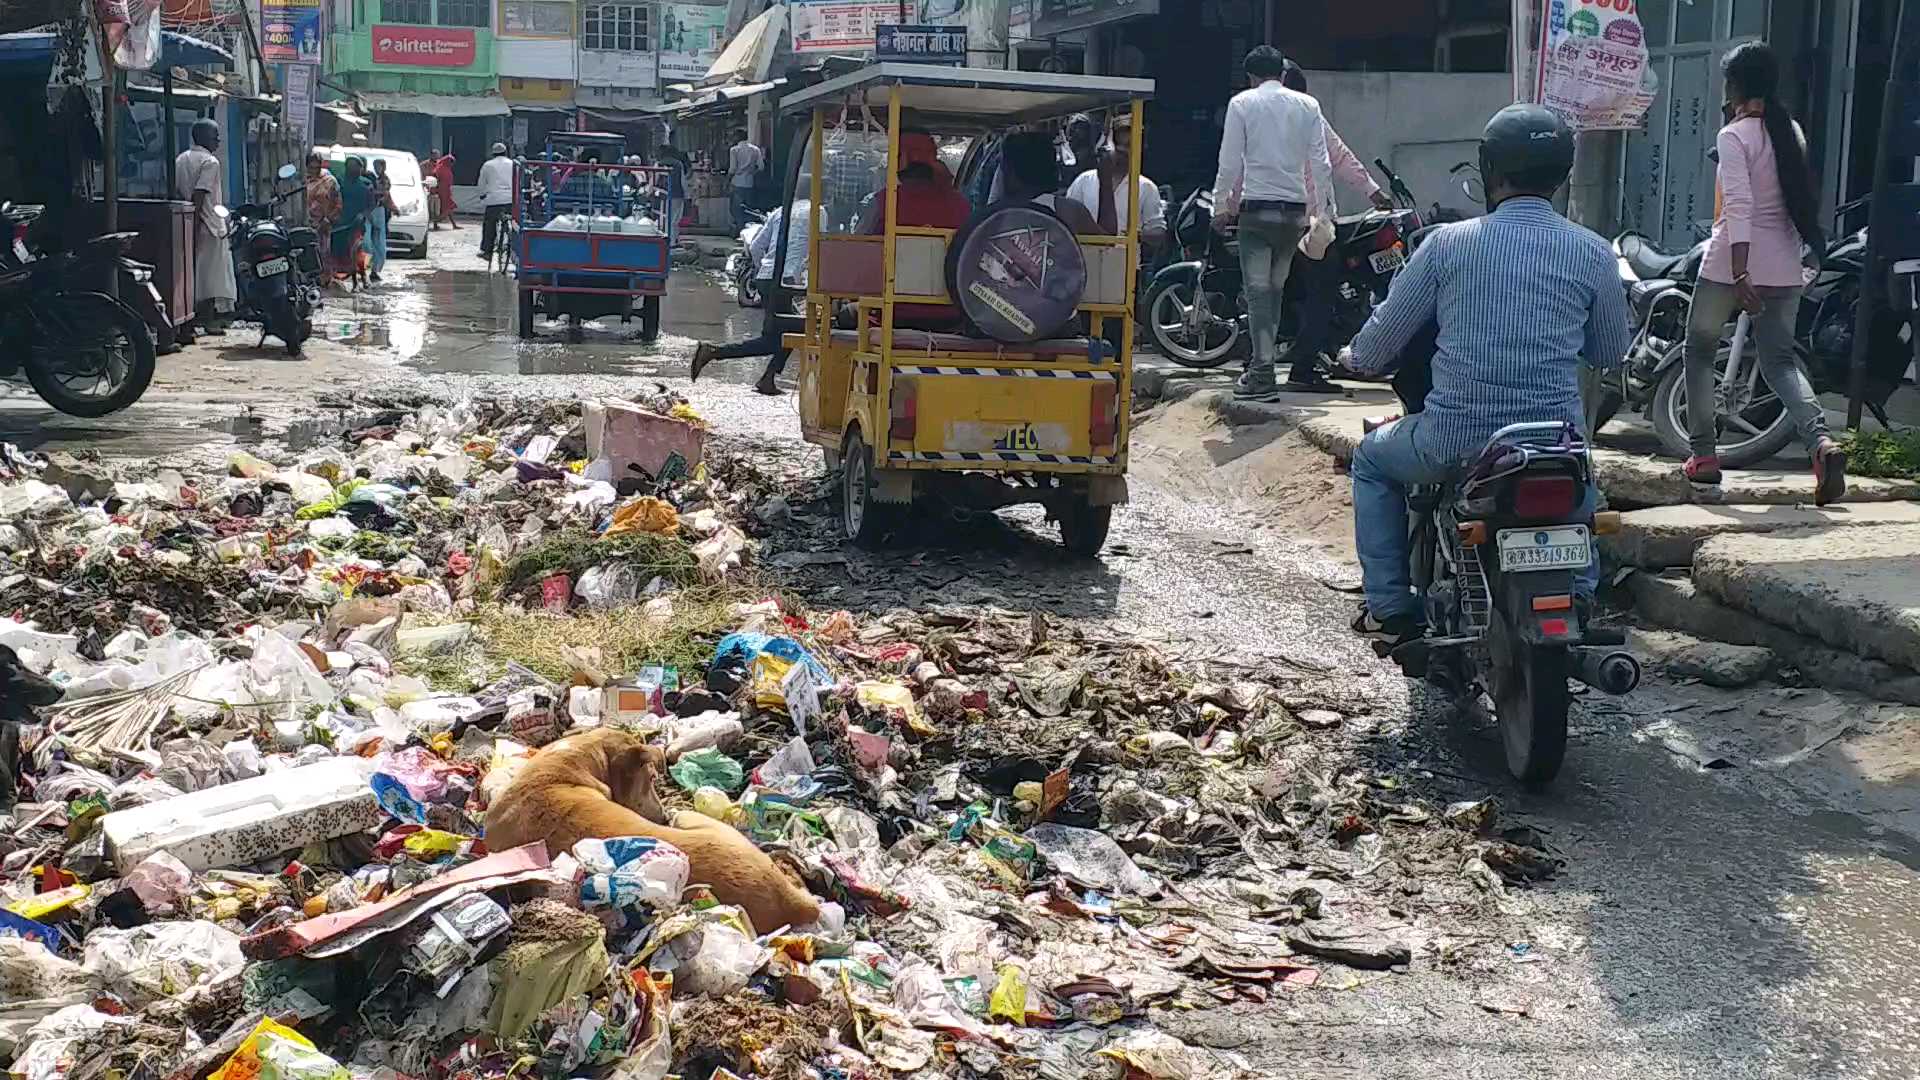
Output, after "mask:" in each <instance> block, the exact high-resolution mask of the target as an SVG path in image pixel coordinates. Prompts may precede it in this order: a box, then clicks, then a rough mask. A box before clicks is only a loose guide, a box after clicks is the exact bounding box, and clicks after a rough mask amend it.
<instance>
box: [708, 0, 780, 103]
mask: <svg viewBox="0 0 1920 1080" xmlns="http://www.w3.org/2000/svg"><path fill="white" fill-rule="evenodd" d="M786 32H787V8H786V5H785V4H781V5H779V6H777V7H770V8H768V9H767V10H766V11H764V12H762V13H761V14H760V15H758V16H755V17H754V18H753V20H752V21H750V22H748V23H747V25H745V26H743V27H741V28H740V32H739V33H737V34H735V35H733V40H732V41H729V42H727V47H726V48H724V49H722V50H720V55H719V56H718V57H716V58H715V59H714V61H713V66H712V67H710V68H708V69H707V77H706V78H705V79H702V80H701V81H702V82H705V83H707V84H709V85H711V84H713V83H716V82H743V83H760V82H765V81H766V80H767V73H768V72H769V71H770V70H772V67H773V53H774V50H775V49H776V48H778V47H779V45H780V35H782V34H784V33H786Z"/></svg>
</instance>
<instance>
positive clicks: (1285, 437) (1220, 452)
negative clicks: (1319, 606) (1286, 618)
mask: <svg viewBox="0 0 1920 1080" xmlns="http://www.w3.org/2000/svg"><path fill="white" fill-rule="evenodd" d="M1129 464H1130V467H1131V469H1132V471H1133V473H1134V474H1135V475H1136V476H1140V477H1143V478H1145V479H1147V480H1149V481H1151V482H1153V483H1155V484H1158V485H1160V486H1162V487H1164V488H1166V489H1167V490H1168V491H1170V492H1172V493H1173V494H1175V495H1177V496H1179V497H1181V498H1184V499H1186V500H1188V501H1191V502H1195V503H1212V502H1228V503H1235V504H1239V505H1240V507H1241V508H1242V509H1244V510H1246V511H1248V512H1249V513H1251V514H1252V515H1254V516H1255V517H1256V518H1258V519H1259V520H1261V521H1264V522H1266V523H1267V524H1268V525H1269V527H1270V528H1272V529H1273V530H1274V531H1276V532H1278V533H1281V534H1283V535H1285V536H1287V537H1289V538H1291V539H1295V540H1302V541H1306V542H1309V543H1313V544H1316V545H1319V546H1322V547H1325V548H1327V549H1328V550H1329V551H1330V552H1331V553H1334V554H1338V555H1339V556H1340V557H1342V558H1346V559H1352V557H1353V485H1352V482H1351V481H1349V480H1348V478H1347V473H1346V470H1345V469H1344V468H1342V467H1341V466H1340V465H1339V464H1338V463H1337V462H1335V461H1334V459H1333V458H1332V457H1331V456H1330V455H1328V454H1327V452H1326V451H1324V450H1321V449H1320V448H1318V447H1316V446H1314V445H1313V444H1312V443H1309V442H1308V441H1307V440H1306V439H1305V438H1303V437H1302V436H1301V435H1300V432H1299V431H1297V430H1295V429H1294V428H1293V427H1292V426H1291V425H1289V424H1285V423H1280V422H1273V423H1267V424H1258V425H1254V426H1250V427H1239V426H1234V425H1232V424H1229V423H1227V422H1226V421H1224V420H1223V419H1221V417H1220V416H1219V415H1218V414H1217V413H1215V412H1214V410H1213V409H1212V408H1211V406H1210V405H1209V404H1208V403H1206V402H1205V401H1197V400H1194V399H1187V400H1184V401H1176V402H1172V403H1169V404H1166V405H1162V406H1159V407H1157V408H1155V409H1153V410H1152V411H1151V412H1148V413H1146V414H1145V415H1144V416H1142V417H1141V418H1139V419H1138V420H1136V422H1135V424H1134V428H1133V436H1132V440H1131V451H1130V459H1129Z"/></svg>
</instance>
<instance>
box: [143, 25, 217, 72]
mask: <svg viewBox="0 0 1920 1080" xmlns="http://www.w3.org/2000/svg"><path fill="white" fill-rule="evenodd" d="M232 64H233V54H232V53H230V52H228V51H227V50H225V49H223V48H221V47H220V46H218V45H215V44H214V43H213V42H211V41H203V40H201V39H200V38H197V37H194V36H192V35H191V34H182V33H180V32H179V31H177V30H162V31H160V62H159V63H158V64H156V65H154V66H155V67H162V68H177V67H215V66H227V67H231V66H232Z"/></svg>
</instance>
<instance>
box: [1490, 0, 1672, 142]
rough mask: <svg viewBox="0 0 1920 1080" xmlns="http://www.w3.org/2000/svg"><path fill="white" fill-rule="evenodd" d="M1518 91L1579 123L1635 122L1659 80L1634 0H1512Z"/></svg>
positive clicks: (1612, 125)
mask: <svg viewBox="0 0 1920 1080" xmlns="http://www.w3.org/2000/svg"><path fill="white" fill-rule="evenodd" d="M1513 25H1514V35H1513V38H1514V60H1515V63H1514V68H1513V70H1514V88H1513V91H1514V99H1515V100H1516V101H1535V102H1539V103H1540V104H1542V105H1545V106H1546V107H1548V108H1550V109H1552V110H1553V111H1554V112H1557V113H1559V114H1560V115H1561V116H1563V117H1565V118H1566V120H1567V123H1568V124H1570V125H1571V126H1572V127H1573V129H1574V130H1575V131H1626V130H1633V129H1637V128H1638V127H1639V126H1640V121H1641V118H1642V117H1644V116H1645V115H1646V112H1647V107H1648V106H1649V105H1652V104H1653V98H1654V94H1655V92H1656V91H1658V90H1659V84H1658V82H1657V81H1656V80H1655V78H1654V75H1653V69H1652V68H1651V67H1650V66H1649V65H1648V63H1647V44H1646V36H1645V34H1644V33H1643V32H1642V29H1641V26H1640V17H1639V15H1638V14H1637V13H1636V7H1635V4H1634V0H1514V4H1513Z"/></svg>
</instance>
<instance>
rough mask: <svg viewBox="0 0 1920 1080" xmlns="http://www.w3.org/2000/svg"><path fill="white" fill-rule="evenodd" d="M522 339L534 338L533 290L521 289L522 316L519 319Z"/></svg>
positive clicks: (529, 339)
mask: <svg viewBox="0 0 1920 1080" xmlns="http://www.w3.org/2000/svg"><path fill="white" fill-rule="evenodd" d="M517 321H518V323H519V326H518V327H517V329H518V330H519V332H520V340H521V341H532V340H533V290H532V289H521V290H520V317H519V319H518V320H517Z"/></svg>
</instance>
